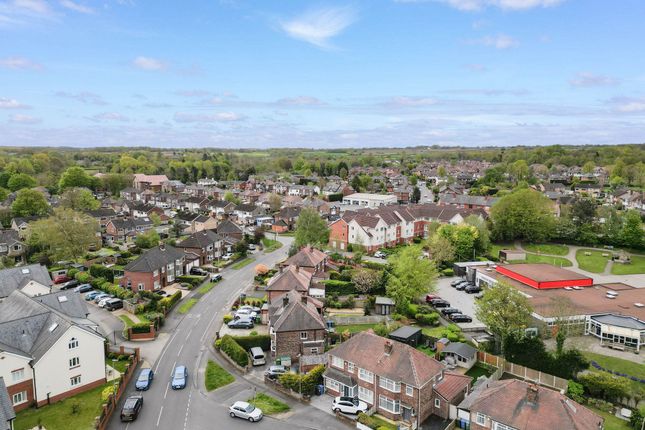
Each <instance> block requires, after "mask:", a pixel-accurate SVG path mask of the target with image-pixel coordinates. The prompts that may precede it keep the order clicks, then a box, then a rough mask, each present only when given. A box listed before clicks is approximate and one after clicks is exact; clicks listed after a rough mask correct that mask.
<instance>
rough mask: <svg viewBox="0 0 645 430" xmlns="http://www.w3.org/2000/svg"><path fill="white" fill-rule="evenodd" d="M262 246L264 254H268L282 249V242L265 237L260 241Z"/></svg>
mask: <svg viewBox="0 0 645 430" xmlns="http://www.w3.org/2000/svg"><path fill="white" fill-rule="evenodd" d="M262 246H264V252H265V253H267V254H268V253H270V252H273V251H275V250H276V249H280V248H282V242H280V241H277V240H273V239H269V238H268V237H265V238H263V239H262Z"/></svg>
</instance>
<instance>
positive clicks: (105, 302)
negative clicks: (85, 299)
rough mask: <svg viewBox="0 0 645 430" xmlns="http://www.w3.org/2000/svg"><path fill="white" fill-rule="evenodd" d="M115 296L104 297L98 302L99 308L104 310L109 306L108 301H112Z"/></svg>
mask: <svg viewBox="0 0 645 430" xmlns="http://www.w3.org/2000/svg"><path fill="white" fill-rule="evenodd" d="M113 298H114V296H113V295H112V294H108V295H107V296H105V297H103V298H102V299H101V300H99V301H98V303H97V304H98V305H99V308H104V307H105V305H107V302H108V300H112V299H113Z"/></svg>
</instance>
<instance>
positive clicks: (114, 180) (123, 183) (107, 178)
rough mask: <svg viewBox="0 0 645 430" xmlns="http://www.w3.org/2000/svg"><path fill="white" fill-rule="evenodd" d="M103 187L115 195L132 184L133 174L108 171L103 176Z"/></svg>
mask: <svg viewBox="0 0 645 430" xmlns="http://www.w3.org/2000/svg"><path fill="white" fill-rule="evenodd" d="M101 185H102V187H103V188H104V189H105V190H107V191H108V192H109V193H110V194H112V195H113V196H116V195H118V194H119V193H120V192H121V190H124V189H126V188H128V187H129V186H130V185H132V175H125V174H122V173H108V174H107V175H104V176H103V177H102V178H101Z"/></svg>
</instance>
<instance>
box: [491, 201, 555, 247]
mask: <svg viewBox="0 0 645 430" xmlns="http://www.w3.org/2000/svg"><path fill="white" fill-rule="evenodd" d="M491 219H492V222H493V236H494V237H495V238H496V239H498V240H515V239H524V240H527V241H529V242H544V241H546V240H547V239H549V238H550V237H551V236H552V235H553V233H554V231H555V225H556V221H555V216H554V215H553V203H552V202H551V200H549V198H548V197H546V196H545V195H543V194H541V193H539V192H537V191H534V190H532V189H521V190H518V191H515V192H513V193H511V194H508V195H506V196H504V197H502V198H501V199H499V201H498V202H497V203H495V204H494V205H493V207H492V209H491Z"/></svg>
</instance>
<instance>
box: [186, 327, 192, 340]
mask: <svg viewBox="0 0 645 430" xmlns="http://www.w3.org/2000/svg"><path fill="white" fill-rule="evenodd" d="M192 332H193V329H192V328H191V329H190V331H189V332H188V334H187V335H186V339H190V334H191V333H192Z"/></svg>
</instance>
